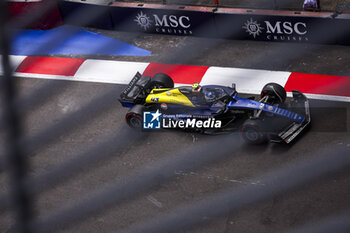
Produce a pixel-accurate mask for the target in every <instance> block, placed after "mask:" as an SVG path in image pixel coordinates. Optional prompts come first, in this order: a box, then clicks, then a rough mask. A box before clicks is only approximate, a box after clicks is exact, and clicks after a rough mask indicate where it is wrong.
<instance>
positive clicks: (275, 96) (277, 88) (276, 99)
mask: <svg viewBox="0 0 350 233" xmlns="http://www.w3.org/2000/svg"><path fill="white" fill-rule="evenodd" d="M265 96H269V100H268V102H269V103H272V104H283V103H284V101H285V100H286V97H287V93H286V90H285V89H284V88H283V87H282V86H281V85H279V84H278V83H268V84H266V85H265V86H264V87H263V89H262V90H261V98H263V97H265Z"/></svg>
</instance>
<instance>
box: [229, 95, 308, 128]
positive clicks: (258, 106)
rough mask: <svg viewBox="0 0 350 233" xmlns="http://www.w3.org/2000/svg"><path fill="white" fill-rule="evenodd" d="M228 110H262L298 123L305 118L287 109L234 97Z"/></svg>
mask: <svg viewBox="0 0 350 233" xmlns="http://www.w3.org/2000/svg"><path fill="white" fill-rule="evenodd" d="M226 106H227V107H228V108H248V109H254V110H262V111H264V112H269V113H272V114H274V115H278V116H282V117H286V118H288V119H291V120H293V121H296V122H299V123H301V122H303V121H304V120H305V118H304V117H303V116H301V115H299V114H297V113H295V112H292V111H289V110H287V109H283V108H279V107H276V106H273V105H269V104H265V103H261V102H258V101H254V100H251V99H246V98H240V97H234V100H233V101H230V102H229V103H228V104H227V105H226Z"/></svg>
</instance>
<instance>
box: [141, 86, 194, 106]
mask: <svg viewBox="0 0 350 233" xmlns="http://www.w3.org/2000/svg"><path fill="white" fill-rule="evenodd" d="M158 92H160V93H158ZM146 103H153V104H154V103H169V104H182V105H186V106H191V107H195V105H193V104H192V102H191V101H190V100H189V99H188V98H187V97H186V96H185V95H184V94H182V93H181V92H180V91H179V89H177V88H175V89H153V90H152V91H151V93H150V94H149V95H148V96H147V98H146Z"/></svg>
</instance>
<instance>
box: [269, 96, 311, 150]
mask: <svg viewBox="0 0 350 233" xmlns="http://www.w3.org/2000/svg"><path fill="white" fill-rule="evenodd" d="M292 93H293V101H294V103H295V104H296V106H295V107H298V108H302V109H303V112H304V113H303V114H302V115H303V116H304V121H303V122H300V123H299V122H295V121H294V122H293V123H292V124H291V125H289V126H288V127H287V128H286V130H284V131H282V132H280V133H279V134H278V138H279V139H280V140H279V141H284V142H286V143H287V144H288V143H290V142H291V141H293V140H294V139H295V138H296V137H297V136H298V135H299V134H300V133H301V132H302V131H303V130H304V129H305V128H306V127H307V126H308V125H309V124H310V122H311V116H310V106H309V100H308V99H307V98H306V96H305V95H304V94H303V93H301V92H300V91H295V90H293V91H292ZM273 141H277V140H273Z"/></svg>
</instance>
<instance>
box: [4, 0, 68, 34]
mask: <svg viewBox="0 0 350 233" xmlns="http://www.w3.org/2000/svg"><path fill="white" fill-rule="evenodd" d="M43 4H44V1H42V0H25V1H24V0H11V1H7V8H8V12H9V15H10V19H16V18H17V17H23V16H25V15H26V14H30V13H32V11H33V9H34V8H39V7H42V6H43ZM59 25H62V18H61V14H60V11H59V9H58V7H57V4H55V6H54V7H52V8H51V9H50V10H49V11H48V12H47V13H45V14H44V15H42V16H41V17H40V18H39V20H37V21H35V22H34V23H33V24H31V25H29V26H28V28H30V29H42V30H45V29H51V28H54V27H56V26H59Z"/></svg>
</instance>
